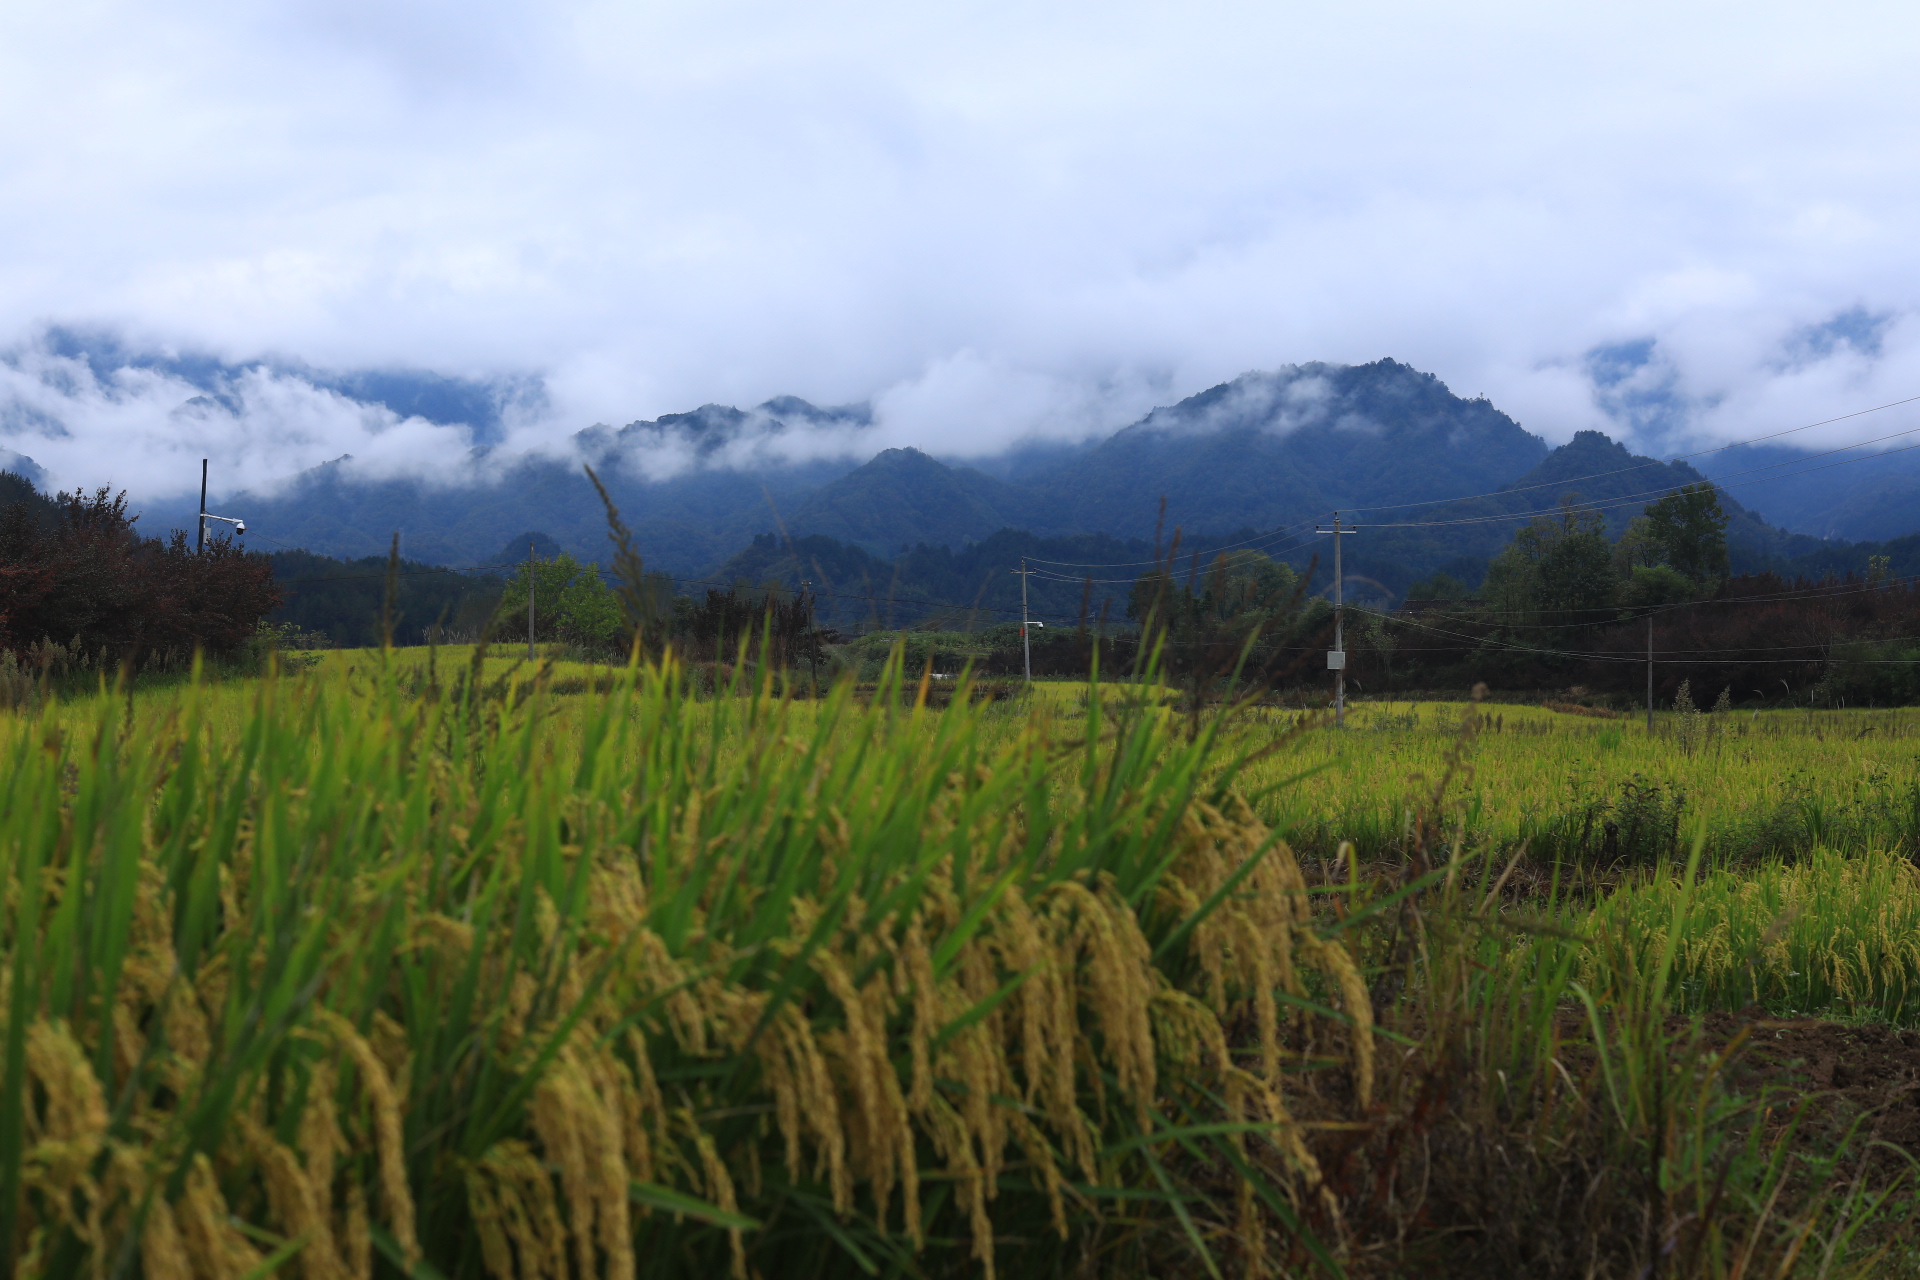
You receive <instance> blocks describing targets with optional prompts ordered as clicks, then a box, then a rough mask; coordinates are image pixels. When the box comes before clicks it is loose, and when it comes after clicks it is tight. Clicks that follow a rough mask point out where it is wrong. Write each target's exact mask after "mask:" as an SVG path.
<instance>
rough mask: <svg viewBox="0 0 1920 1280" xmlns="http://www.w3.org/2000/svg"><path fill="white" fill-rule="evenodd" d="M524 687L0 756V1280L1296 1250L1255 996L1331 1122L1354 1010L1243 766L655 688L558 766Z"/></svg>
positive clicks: (969, 709) (1305, 1247)
mask: <svg viewBox="0 0 1920 1280" xmlns="http://www.w3.org/2000/svg"><path fill="white" fill-rule="evenodd" d="M475 670H476V672H477V666H476V669H475ZM887 679H888V680H889V681H891V682H892V683H893V684H894V685H895V686H896V687H897V686H899V685H901V684H902V682H903V681H902V674H901V671H900V668H899V666H898V664H897V663H896V664H895V665H894V666H893V667H892V668H891V669H890V672H889V674H888V676H887ZM540 683H541V682H540V680H539V679H538V678H535V679H534V680H532V681H531V689H530V694H531V696H530V697H527V698H525V699H521V698H518V697H516V696H513V695H514V691H513V690H512V689H509V690H507V691H506V696H501V697H496V698H487V697H483V696H480V693H481V687H482V686H481V682H479V681H478V680H470V681H464V682H462V681H450V682H447V685H446V687H447V688H448V689H449V690H450V692H448V693H447V694H446V695H445V696H441V697H425V696H419V695H418V694H417V693H416V694H414V695H409V694H407V693H405V692H404V691H403V690H402V689H401V687H400V685H401V682H400V681H399V680H398V679H397V678H396V676H395V674H394V673H393V672H392V671H389V672H387V673H385V674H384V675H377V676H376V677H375V678H373V679H371V680H370V682H369V684H368V685H367V686H366V687H363V688H362V689H360V690H358V691H354V690H351V689H349V688H347V687H346V686H345V685H344V684H342V683H341V682H337V681H332V682H323V681H316V680H309V681H298V682H284V681H274V680H267V681H262V682H260V683H258V684H257V685H256V686H254V688H253V691H252V695H251V696H252V699H253V701H252V704H251V706H250V708H249V709H248V710H247V712H246V714H245V715H244V716H242V717H241V718H240V719H239V722H238V725H237V731H215V730H213V729H211V728H210V722H209V717H208V715H207V700H208V697H209V693H208V691H207V690H205V689H203V688H199V687H195V688H191V689H188V690H185V691H183V692H182V693H180V694H179V695H178V696H177V697H176V699H175V700H174V701H173V702H172V704H171V705H170V707H169V708H168V711H167V714H166V716H165V717H164V719H162V720H160V721H159V722H158V723H155V722H153V721H152V720H149V721H148V722H147V723H145V724H144V725H142V726H141V727H140V729H139V731H138V732H135V731H134V730H133V722H132V721H130V720H129V719H128V718H127V710H126V702H125V701H124V700H123V699H119V698H105V699H102V700H100V702H99V703H98V704H97V705H96V706H95V707H94V708H93V716H92V719H91V720H90V721H78V722H76V721H74V720H72V719H69V720H66V721H64V722H61V721H58V720H56V719H54V718H52V717H51V716H48V715H43V716H41V717H38V718H22V719H13V720H8V721H6V722H4V723H0V752H3V753H4V758H5V762H6V764H5V770H4V779H3V780H0V813H3V814H4V818H0V885H4V892H5V903H6V920H5V925H4V928H5V935H4V938H0V942H3V943H4V950H3V951H0V954H3V955H4V957H5V966H6V967H5V970H4V973H3V974H0V982H4V987H5V991H6V997H5V1011H6V1018H5V1033H4V1034H5V1041H4V1044H5V1050H4V1052H5V1061H4V1077H3V1081H4V1083H3V1084H0V1256H4V1257H5V1258H7V1259H8V1260H9V1262H10V1263H11V1265H12V1267H13V1270H14V1272H15V1273H16V1274H35V1275H42V1274H44V1275H80V1274H89V1275H131V1274H136V1273H138V1274H142V1275H145V1276H147V1277H150V1278H153V1280H173V1278H175V1277H181V1278H184V1277H206V1278H208V1280H216V1278H217V1280H238V1278H239V1277H252V1276H255V1275H261V1274H265V1273H267V1272H269V1271H273V1270H275V1269H277V1268H281V1267H284V1268H286V1269H287V1271H288V1272H289V1273H290V1274H298V1275H302V1276H306V1277H311V1278H313V1280H322V1278H327V1280H331V1278H332V1277H336V1276H365V1275H370V1274H374V1273H375V1272H376V1271H377V1270H379V1271H386V1272H389V1273H395V1274H397V1273H404V1272H408V1271H415V1272H416V1273H417V1274H422V1275H431V1274H440V1275H445V1276H453V1277H459V1276H479V1275H490V1276H496V1277H501V1278H503V1280H505V1278H507V1277H546V1276H554V1277H558V1276H567V1275H577V1276H594V1275H605V1276H609V1277H619V1276H631V1275H634V1274H637V1273H638V1271H639V1270H641V1269H642V1268H643V1267H644V1270H645V1271H646V1273H647V1274H648V1275H660V1276H668V1275H681V1274H685V1275H698V1276H711V1275H718V1274H732V1275H736V1276H742V1277H744V1276H747V1275H749V1274H759V1275H776V1274H793V1275H798V1274H805V1275H819V1274H834V1273H841V1272H845V1273H848V1274H851V1273H853V1272H855V1271H861V1272H869V1273H871V1272H875V1271H878V1270H882V1269H885V1270H889V1271H893V1272H904V1273H908V1274H911V1273H917V1272H925V1271H946V1270H951V1269H953V1268H954V1267H955V1266H956V1265H962V1264H963V1265H966V1266H970V1267H977V1268H978V1270H979V1271H980V1272H981V1273H983V1274H985V1275H989V1276H991V1275H993V1274H994V1273H995V1269H996V1266H998V1265H1001V1263H1000V1259H1001V1257H1002V1255H1003V1253H1004V1250H1005V1249H1006V1248H1008V1247H1009V1246H1013V1245H1017V1246H1018V1247H1019V1248H1020V1249H1021V1250H1022V1251H1023V1258H1024V1259H1025V1260H1026V1262H1025V1263H1023V1266H1022V1268H1021V1270H1022V1271H1023V1272H1025V1271H1027V1270H1029V1269H1030V1268H1029V1265H1028V1264H1031V1263H1035V1262H1038V1261H1040V1260H1044V1259H1047V1258H1053V1259H1055V1264H1049V1265H1056V1264H1057V1265H1064V1261H1063V1260H1064V1259H1065V1258H1066V1257H1067V1256H1068V1253H1069V1251H1070V1250H1073V1251H1079V1253H1081V1254H1084V1253H1086V1252H1087V1251H1094V1252H1095V1253H1098V1252H1099V1251H1102V1250H1106V1251H1118V1253H1115V1254H1113V1256H1114V1257H1115V1258H1118V1257H1119V1256H1121V1255H1127V1256H1138V1257H1147V1256H1151V1255H1152V1253H1153V1251H1154V1250H1156V1249H1160V1250H1164V1249H1167V1248H1169V1247H1177V1248H1178V1249H1179V1250H1180V1251H1181V1252H1182V1253H1183V1254H1184V1255H1185V1256H1188V1257H1192V1258H1201V1259H1206V1260H1207V1263H1206V1265H1207V1267H1208V1268H1209V1269H1212V1268H1213V1266H1214V1262H1213V1259H1214V1258H1215V1257H1216V1256H1221V1257H1224V1256H1225V1255H1228V1254H1232V1255H1234V1256H1235V1257H1236V1258H1237V1259H1238V1260H1239V1263H1240V1265H1242V1266H1245V1267H1248V1268H1251V1269H1252V1270H1255V1271H1258V1270H1260V1269H1261V1267H1262V1257H1263V1252H1264V1250H1265V1243H1264V1242H1265V1241H1267V1240H1268V1239H1269V1238H1270V1237H1271V1236H1272V1232H1273V1227H1272V1225H1271V1224H1272V1223H1273V1222H1275V1221H1279V1222H1282V1223H1285V1222H1294V1223H1295V1224H1296V1225H1297V1218H1296V1216H1295V1215H1296V1213H1297V1210H1298V1208H1299V1204H1300V1199H1301V1197H1302V1196H1303V1195H1306V1194H1309V1193H1308V1191H1306V1190H1305V1189H1306V1188H1311V1187H1313V1186H1315V1185H1316V1184H1317V1179H1316V1177H1315V1164H1314V1157H1313V1155H1312V1153H1311V1152H1310V1150H1309V1149H1308V1147H1307V1145H1306V1143H1305V1142H1304V1141H1303V1139H1302V1132H1301V1130H1300V1129H1299V1128H1298V1127H1297V1126H1296V1125H1295V1124H1294V1123H1293V1121H1292V1119H1291V1117H1290V1113H1289V1110H1288V1098H1289V1095H1290V1094H1291V1093H1293V1092H1294V1091H1295V1090H1296V1089H1297V1087H1298V1086H1297V1084H1296V1083H1295V1081H1297V1080H1298V1078H1299V1077H1298V1075H1297V1071H1298V1068H1299V1066H1300V1063H1301V1060H1300V1055H1299V1054H1298V1053H1296V1052H1293V1051H1292V1050H1290V1049H1289V1048H1288V1047H1287V1046H1286V1045H1285V1044H1283V1039H1282V1034H1281V1032H1282V1025H1283V1023H1285V1022H1287V1021H1288V1020H1289V1019H1293V1020H1295V1021H1298V1020H1299V1019H1301V1018H1305V1017H1310V1016H1312V1015H1306V1014H1302V1013H1301V1012H1299V1010H1298V1008H1297V1007H1296V1006H1294V1005H1289V1004H1287V1003H1286V1000H1287V999H1288V997H1289V996H1291V997H1292V998H1293V999H1294V1000H1295V1001H1302V1000H1304V999H1305V997H1306V993H1307V987H1308V984H1309V982H1310V981H1311V982H1313V983H1314V984H1315V990H1316V991H1324V992H1325V993H1326V994H1325V995H1324V996H1322V997H1321V998H1322V999H1324V1000H1327V1001H1330V1002H1331V1003H1332V1005H1333V1006H1334V1007H1335V1010H1336V1016H1337V1019H1338V1021H1339V1022H1340V1023H1341V1024H1342V1025H1341V1028H1340V1031H1339V1035H1338V1037H1337V1040H1336V1041H1334V1042H1324V1041H1323V1043H1322V1046H1321V1049H1320V1050H1319V1052H1318V1055H1317V1057H1316V1058H1315V1060H1314V1061H1315V1062H1316V1063H1321V1064H1323V1067H1322V1069H1324V1060H1325V1058H1326V1044H1327V1043H1338V1044H1341V1045H1344V1046H1346V1047H1345V1049H1344V1050H1342V1051H1340V1052H1339V1053H1338V1054H1337V1055H1336V1056H1337V1058H1338V1069H1339V1070H1340V1071H1342V1072H1343V1073H1344V1077H1345V1078H1346V1079H1348V1080H1349V1082H1350V1083H1349V1086H1348V1087H1349V1088H1350V1089H1351V1092H1352V1095H1353V1096H1354V1097H1355V1098H1356V1099H1357V1100H1358V1102H1359V1103H1360V1104H1361V1105H1362V1106H1364V1105H1365V1104H1366V1103H1367V1101H1368V1099H1369V1097H1370V1093H1371V1089H1372V1080H1373V1074H1374V1071H1375V1065H1374V1055H1373V1050H1372V1039H1371V1034H1370V1031H1369V1027H1370V1024H1371V1016H1370V1005H1369V1003H1368V999H1367V993H1366V988H1365V985H1364V982H1363V980H1362V978H1361V976H1360V974H1359V973H1358V971H1357V970H1356V968H1355V967H1354V964H1353V962H1352V960H1351V958H1350V956H1349V953H1348V952H1347V951H1346V950H1345V949H1344V948H1342V947H1340V946H1338V945H1334V944H1332V943H1329V942H1328V941H1326V940H1324V939H1323V938H1322V936H1321V935H1320V933H1319V932H1318V931H1316V929H1315V928H1314V926H1313V922H1312V919H1311V914H1310V912H1309V910H1308V898H1307V895H1306V892H1305V885H1304V881H1303V878H1302V874H1301V871H1300V869H1299V867H1298V866H1297V865H1296V864H1295V863H1294V861H1293V859H1292V856H1291V854H1290V853H1289V852H1288V851H1287V849H1286V848H1285V846H1284V845H1283V844H1282V843H1281V842H1280V841H1279V840H1278V839H1277V837H1276V836H1275V835H1274V834H1273V833H1272V832H1271V831H1269V830H1268V829H1267V828H1266V827H1265V826H1263V825H1262V824H1261V823H1260V822H1259V821H1258V820H1257V819H1256V818H1255V817H1254V815H1253V814H1252V812H1251V811H1250V810H1249V809H1248V808H1247V807H1246V805H1245V804H1244V803H1242V802H1240V801H1239V800H1238V799H1237V798H1236V797H1235V793H1234V791H1233V789H1232V788H1233V784H1234V781H1235V779H1236V775H1237V773H1238V772H1239V770H1240V769H1241V768H1242V767H1243V766H1244V764H1245V757H1244V755H1241V756H1235V755H1234V754H1233V753H1231V752H1223V751H1222V750H1221V749H1220V744H1219V743H1218V742H1216V741H1214V740H1213V738H1212V735H1202V736H1201V737H1199V738H1197V739H1192V740H1187V739H1183V738H1182V737H1181V736H1180V735H1179V734H1178V733H1176V732H1174V731H1172V730H1171V729H1170V728H1169V727H1168V724H1167V722H1166V720H1165V718H1164V717H1160V716H1156V715H1153V714H1134V715H1122V716H1120V717H1119V718H1117V719H1110V718H1108V716H1107V715H1106V714H1105V713H1103V712H1102V710H1101V709H1100V708H1099V707H1098V705H1095V706H1094V707H1093V708H1092V709H1090V711H1089V713H1088V715H1087V717H1086V720H1085V721H1084V723H1076V724H1073V725H1071V726H1069V725H1065V724H1062V723H1060V722H1058V721H1057V720H1056V719H1055V718H1054V717H1053V716H1052V715H1051V714H1050V713H1049V712H1048V711H1047V710H1046V709H1045V708H1041V709H1038V710H1036V711H1035V712H1034V713H1033V714H1032V715H1031V716H1030V718H1029V719H1028V720H1027V721H1026V723H1025V724H1023V725H1022V726H1020V727H1019V728H1018V730H1017V731H1016V732H1013V733H1011V734H1008V735H1005V736H1004V738H1003V739H1002V740H1001V741H999V742H997V743H989V742H987V741H986V740H985V735H983V733H982V732H981V728H980V724H981V717H982V716H983V715H984V714H986V712H985V710H984V709H983V708H981V707H979V706H977V705H974V704H972V703H971V702H970V701H969V700H967V699H961V698H956V699H954V700H953V701H952V702H951V703H950V704H949V705H948V706H947V707H946V708H944V709H943V710H941V711H939V712H937V713H936V712H932V711H929V710H927V709H925V708H924V706H922V705H919V704H918V703H917V702H916V700H915V699H914V698H911V697H909V698H906V699H900V698H876V699H874V700H873V702H872V703H871V705H864V706H863V705H861V704H858V703H856V702H855V701H854V699H853V697H852V695H851V692H850V690H848V689H847V688H845V687H844V686H843V687H842V688H840V689H839V690H837V691H836V692H835V693H834V694H833V695H832V696H831V697H830V698H828V699H826V700H824V702H823V703H822V704H820V705H818V706H814V707H810V708H808V709H807V711H806V714H805V715H804V716H802V715H799V714H796V704H793V703H791V702H788V701H785V700H782V699H779V698H776V697H773V696H771V695H770V694H768V693H767V692H766V691H765V689H764V688H762V689H760V690H754V689H752V688H746V689H741V688H736V689H735V690H734V693H735V694H736V695H739V696H736V697H733V698H721V699H717V700H713V701H709V702H704V703H696V702H694V701H693V700H692V699H691V698H690V697H689V696H688V695H687V694H686V692H685V682H684V681H682V680H680V679H678V678H677V675H676V672H675V671H674V669H673V666H672V664H671V662H668V663H665V664H661V665H658V666H647V667H636V668H635V669H633V670H631V671H630V672H629V673H628V676H627V678H626V679H625V680H624V681H623V682H622V683H621V684H620V687H619V688H618V689H617V691H615V692H613V693H610V694H604V695H599V696H597V697H591V696H590V697H589V698H588V700H587V701H586V702H584V703H582V704H579V707H578V709H579V711H580V715H579V718H578V720H577V721H576V722H575V723H574V726H573V727H574V729H575V731H576V732H575V733H573V734H569V735H565V736H559V735H550V734H549V733H547V729H548V727H549V725H548V721H549V717H550V716H551V715H552V709H551V707H550V705H549V700H548V699H547V698H546V696H545V695H544V694H543V692H542V690H541V688H540ZM919 693H920V699H919V701H920V702H924V696H925V686H924V683H923V685H922V686H921V688H920V690H919ZM1096 703H1097V700H1096ZM1229 1028H1234V1029H1235V1034H1234V1036H1233V1037H1232V1038H1231V1039H1230V1037H1229V1034H1228V1029H1229ZM1241 1029H1244V1034H1243V1033H1242V1030H1241ZM1253 1148H1259V1149H1261V1150H1264V1151H1267V1152H1269V1153H1271V1158H1264V1157H1263V1158H1257V1159H1256V1158H1253V1156H1254V1152H1253V1150H1252V1149H1253ZM1193 1152H1201V1153H1208V1155H1207V1158H1208V1159H1211V1160H1224V1161H1229V1162H1232V1164H1233V1165H1234V1167H1236V1168H1240V1169H1242V1170H1244V1176H1242V1177H1241V1178H1239V1180H1238V1181H1239V1190H1238V1192H1237V1193H1236V1196H1235V1197H1234V1201H1233V1203H1231V1204H1229V1205H1226V1206H1221V1205H1219V1204H1215V1203H1203V1202H1201V1200H1199V1199H1197V1198H1196V1197H1195V1196H1194V1194H1193V1192H1192V1188H1191V1187H1190V1186H1189V1185H1188V1184H1187V1180H1188V1178H1189V1173H1188V1172H1187V1169H1188V1166H1190V1165H1192V1162H1193V1155H1192V1153H1193ZM1261 1170H1265V1171H1267V1172H1264V1173H1263V1172H1261ZM1146 1206H1153V1207H1155V1210H1156V1211H1155V1212H1154V1213H1153V1214H1151V1215H1149V1216H1148V1217H1145V1218H1143V1217H1142V1214H1141V1210H1142V1208H1143V1207H1146ZM1286 1238H1287V1240H1288V1242H1289V1243H1288V1246H1287V1247H1288V1248H1290V1249H1294V1250H1295V1251H1304V1253H1303V1254H1302V1256H1311V1255H1316V1254H1317V1255H1318V1256H1319V1257H1320V1258H1321V1259H1322V1261H1323V1262H1324V1264H1325V1265H1326V1266H1327V1267H1328V1268H1329V1269H1336V1270H1337V1264H1336V1263H1335V1262H1334V1260H1333V1258H1332V1257H1331V1255H1330V1254H1328V1253H1327V1251H1326V1249H1325V1248H1324V1247H1323V1246H1321V1245H1320V1244H1319V1242H1317V1241H1316V1240H1315V1239H1314V1238H1313V1237H1312V1235H1311V1234H1310V1233H1309V1232H1307V1231H1306V1230H1305V1229H1304V1228H1302V1229H1298V1230H1290V1231H1289V1232H1288V1233H1287V1237H1286ZM1174 1241H1177V1242H1178V1244H1177V1246H1175V1245H1172V1244H1171V1243H1170V1242H1174ZM967 1259H971V1262H967V1261H966V1260H967ZM395 1268H397V1269H398V1271H393V1270H392V1269H395Z"/></svg>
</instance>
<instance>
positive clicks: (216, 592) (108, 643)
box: [0, 488, 280, 667]
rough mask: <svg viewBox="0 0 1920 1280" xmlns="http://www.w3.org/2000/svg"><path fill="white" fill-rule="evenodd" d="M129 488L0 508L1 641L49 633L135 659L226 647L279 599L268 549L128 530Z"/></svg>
mask: <svg viewBox="0 0 1920 1280" xmlns="http://www.w3.org/2000/svg"><path fill="white" fill-rule="evenodd" d="M135 519H137V517H135V516H132V515H129V514H128V513H127V498H126V494H124V493H122V494H119V495H113V494H111V493H110V492H109V491H108V490H106V489H104V488H103V489H99V490H97V491H96V492H94V493H92V494H80V493H62V494H59V495H58V496H57V497H55V498H54V500H53V501H52V502H51V503H46V502H45V500H44V499H40V500H38V501H36V502H24V501H22V502H14V503H11V504H9V506H8V507H7V509H6V510H5V511H4V512H3V513H0V649H9V650H12V651H15V652H23V651H25V650H26V649H27V648H28V647H30V646H33V645H37V644H41V643H43V642H51V643H54V644H58V645H61V646H63V647H64V648H65V649H66V650H67V651H68V652H69V653H73V654H76V655H85V657H86V658H88V659H89V660H93V659H97V658H99V657H100V655H101V654H102V652H103V651H104V652H105V653H106V654H107V657H108V660H109V661H115V662H126V663H130V664H131V665H133V666H135V667H140V666H144V665H147V664H148V663H150V662H152V661H153V660H154V659H155V658H156V656H158V657H165V656H166V655H172V656H174V657H177V658H181V659H184V658H186V657H188V656H190V655H191V654H192V653H193V652H194V651H195V650H196V649H197V650H202V651H205V652H208V653H212V654H227V653H231V652H233V651H235V650H237V649H239V648H240V646H242V645H244V644H245V643H247V641H248V640H249V639H251V638H252V636H253V635H254V633H255V631H256V630H258V628H259V625H260V623H261V621H262V620H263V619H264V618H265V617H266V616H267V614H268V613H270V612H272V610H273V609H274V607H275V606H276V605H277V604H279V602H280V590H279V588H278V587H276V586H275V585H274V582H273V566H272V565H271V564H270V563H269V562H268V560H267V558H266V557H265V556H262V555H258V554H255V553H252V552H247V551H243V550H241V549H240V548H239V547H237V546H235V545H234V544H233V542H232V541H231V539H229V538H226V537H216V538H214V539H212V540H211V541H210V542H209V543H208V544H207V546H206V549H205V550H204V552H200V553H196V552H194V551H193V550H192V549H190V548H189V547H188V546H187V538H186V534H185V533H182V532H180V531H179V530H175V531H174V532H173V534H172V536H171V537H170V538H169V539H167V540H166V541H162V540H161V539H159V538H142V537H140V536H139V535H138V534H137V533H135V532H134V529H133V524H134V521H135Z"/></svg>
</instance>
